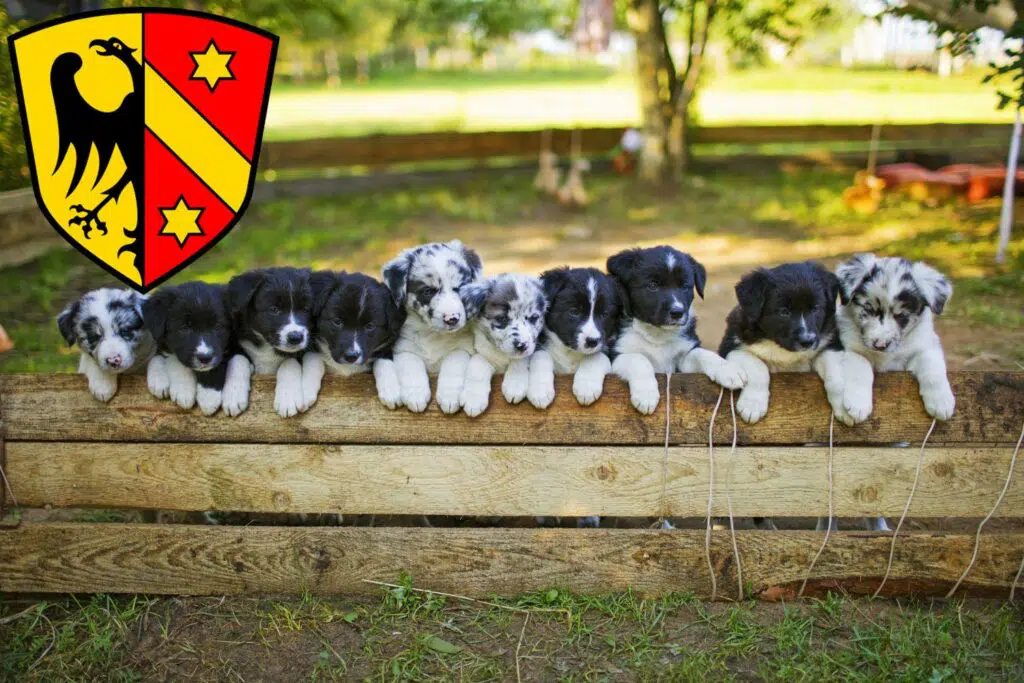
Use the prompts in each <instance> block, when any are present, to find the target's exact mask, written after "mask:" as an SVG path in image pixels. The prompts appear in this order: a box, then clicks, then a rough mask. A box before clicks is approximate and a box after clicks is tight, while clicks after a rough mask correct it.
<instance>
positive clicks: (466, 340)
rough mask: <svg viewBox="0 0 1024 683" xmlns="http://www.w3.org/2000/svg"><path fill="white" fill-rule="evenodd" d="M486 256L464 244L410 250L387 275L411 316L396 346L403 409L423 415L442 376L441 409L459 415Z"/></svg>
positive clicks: (388, 267) (386, 268)
mask: <svg viewBox="0 0 1024 683" xmlns="http://www.w3.org/2000/svg"><path fill="white" fill-rule="evenodd" d="M482 271H483V266H482V264H481V262H480V257H479V256H477V254H476V252H475V251H473V250H472V249H469V248H468V247H466V246H464V245H463V244H462V242H460V241H459V240H452V241H451V242H445V243H440V242H434V243H431V244H423V245H420V246H418V247H413V248H411V249H406V250H405V251H403V252H402V253H400V254H399V255H398V256H397V257H396V258H394V259H393V260H392V261H390V262H388V263H387V264H386V265H385V266H384V269H383V271H382V275H383V280H384V284H386V285H387V287H388V289H389V290H391V295H392V296H393V297H394V299H395V302H396V303H397V304H398V305H399V306H401V307H404V308H405V309H406V311H407V312H408V316H407V317H406V320H405V323H404V324H403V325H402V331H401V333H400V334H399V336H398V341H397V342H396V343H395V349H394V358H395V371H396V372H397V373H398V381H399V384H400V385H401V397H402V404H403V405H405V407H407V408H408V409H409V410H411V411H413V412H415V413H419V412H422V411H424V410H426V408H427V404H428V403H430V379H429V377H428V374H427V373H429V372H437V373H438V376H437V404H438V406H439V407H440V408H441V410H442V411H444V412H446V413H455V412H458V410H459V408H460V407H461V399H462V388H463V385H464V384H465V379H466V369H467V368H468V367H469V359H470V358H471V357H472V355H473V330H472V328H471V327H470V326H469V322H470V321H471V320H472V319H473V318H475V317H476V315H477V313H479V310H480V304H481V303H482V301H483V292H482V290H481V289H480V288H479V287H471V286H470V285H474V284H478V283H479V282H480V276H481V273H482Z"/></svg>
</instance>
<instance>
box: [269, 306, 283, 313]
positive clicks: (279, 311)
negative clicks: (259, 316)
mask: <svg viewBox="0 0 1024 683" xmlns="http://www.w3.org/2000/svg"><path fill="white" fill-rule="evenodd" d="M267 312H268V313H270V315H280V313H281V309H280V308H278V307H277V306H271V307H270V308H268V309H267Z"/></svg>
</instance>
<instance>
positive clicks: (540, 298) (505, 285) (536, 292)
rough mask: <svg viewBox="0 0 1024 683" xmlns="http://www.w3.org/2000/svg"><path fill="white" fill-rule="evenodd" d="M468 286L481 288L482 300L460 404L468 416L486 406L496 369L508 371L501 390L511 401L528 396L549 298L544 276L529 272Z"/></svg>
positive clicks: (478, 412) (492, 278)
mask: <svg viewBox="0 0 1024 683" xmlns="http://www.w3.org/2000/svg"><path fill="white" fill-rule="evenodd" d="M469 287H470V288H472V289H479V290H480V291H481V293H482V295H483V302H482V304H481V308H480V316H479V317H478V318H477V319H475V320H474V321H473V322H472V326H473V347H474V353H473V357H472V358H471V359H470V361H469V367H468V368H467V369H466V383H465V386H463V388H462V398H461V401H460V403H461V404H462V409H463V410H464V411H465V413H466V415H469V416H470V417H476V416H477V415H479V414H480V413H482V412H484V411H485V410H487V404H488V402H489V400H490V397H491V377H492V376H493V375H494V373H495V372H503V373H505V376H504V379H502V382H501V392H502V394H503V395H504V396H505V400H506V401H508V402H509V403H519V402H520V401H522V400H523V399H524V398H526V394H527V391H528V390H529V388H530V363H531V358H532V356H533V354H534V352H535V351H536V350H537V347H538V345H539V344H540V343H541V339H542V336H543V333H544V314H545V312H546V311H547V307H548V302H547V298H546V297H545V296H544V287H543V285H542V284H541V281H540V279H539V278H535V277H530V276H528V275H517V274H509V273H504V274H502V275H496V276H494V277H491V278H487V279H486V280H485V281H484V282H483V283H482V284H474V285H469ZM470 296H471V297H473V296H476V295H475V294H474V293H473V292H471V293H470Z"/></svg>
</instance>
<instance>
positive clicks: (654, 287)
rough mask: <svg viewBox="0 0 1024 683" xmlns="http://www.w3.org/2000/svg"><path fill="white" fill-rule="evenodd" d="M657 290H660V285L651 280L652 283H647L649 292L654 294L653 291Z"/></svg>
mask: <svg viewBox="0 0 1024 683" xmlns="http://www.w3.org/2000/svg"><path fill="white" fill-rule="evenodd" d="M657 289H658V283H657V282H655V281H653V280H651V281H650V282H648V283H647V290H648V291H650V292H653V291H656V290H657Z"/></svg>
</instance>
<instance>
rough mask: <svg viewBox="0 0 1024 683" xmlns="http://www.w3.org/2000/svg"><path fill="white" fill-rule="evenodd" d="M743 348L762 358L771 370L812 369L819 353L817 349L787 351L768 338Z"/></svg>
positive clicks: (792, 370) (795, 370)
mask: <svg viewBox="0 0 1024 683" xmlns="http://www.w3.org/2000/svg"><path fill="white" fill-rule="evenodd" d="M743 350H744V351H747V352H748V353H750V354H751V355H754V356H757V357H758V358H760V359H761V360H762V361H763V362H764V364H765V365H767V366H768V370H770V371H771V372H807V371H809V370H810V369H811V362H812V361H813V360H814V357H815V356H817V355H818V353H819V351H817V350H815V349H811V350H809V351H787V350H786V349H784V348H782V347H781V346H779V345H778V344H776V343H775V342H773V341H768V340H763V341H759V342H755V343H754V344H751V345H750V346H744V347H743Z"/></svg>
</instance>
